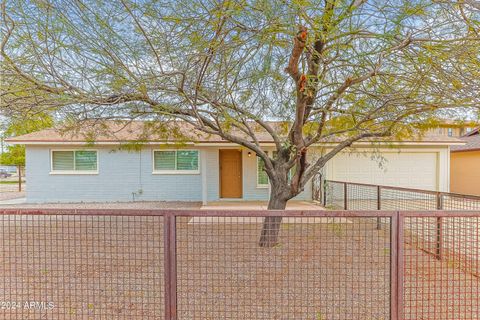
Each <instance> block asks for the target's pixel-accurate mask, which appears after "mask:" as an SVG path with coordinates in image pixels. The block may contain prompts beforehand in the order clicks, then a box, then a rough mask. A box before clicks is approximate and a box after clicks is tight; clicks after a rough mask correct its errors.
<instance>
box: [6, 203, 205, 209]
mask: <svg viewBox="0 0 480 320" xmlns="http://www.w3.org/2000/svg"><path fill="white" fill-rule="evenodd" d="M201 206H202V203H201V202H182V201H136V202H89V203H42V204H35V203H26V204H10V205H1V204H0V209H2V208H5V209H7V208H38V209H42V208H43V209H200V207H201Z"/></svg>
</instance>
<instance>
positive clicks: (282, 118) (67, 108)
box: [0, 0, 480, 207]
mask: <svg viewBox="0 0 480 320" xmlns="http://www.w3.org/2000/svg"><path fill="white" fill-rule="evenodd" d="M2 20H3V21H2V22H3V23H2V34H3V38H2V42H1V48H0V49H1V50H0V52H1V55H2V84H1V94H2V101H1V102H0V107H1V108H2V110H3V112H4V113H6V114H9V115H16V114H22V113H23V112H25V110H27V111H28V112H56V113H57V114H59V116H60V117H63V118H64V119H69V120H70V122H73V123H75V124H80V123H81V121H82V120H86V119H117V120H118V119H123V120H125V119H127V120H131V119H141V120H149V121H155V122H157V123H158V124H159V125H161V124H163V123H168V122H169V121H172V120H182V121H185V122H188V123H189V124H191V125H193V126H194V127H195V128H196V129H197V130H200V131H202V132H205V133H209V134H215V135H219V136H221V137H223V138H224V139H226V140H228V141H231V142H234V143H237V144H239V145H241V146H243V147H246V148H249V149H251V150H253V151H254V152H255V153H256V154H257V155H258V156H259V157H261V158H262V159H263V160H264V162H265V170H266V172H267V174H268V176H269V178H270V182H271V185H272V198H275V199H282V201H281V202H282V203H281V204H275V205H272V207H282V206H284V202H285V201H286V200H288V199H290V198H292V197H294V196H295V195H297V194H298V193H299V192H301V191H302V190H303V188H304V187H305V184H306V183H307V182H308V181H309V180H310V179H311V178H312V177H313V176H314V175H315V174H316V173H317V172H318V170H319V169H320V168H322V167H323V166H324V165H325V163H326V162H327V161H328V160H330V159H331V158H332V157H333V156H334V155H335V154H337V153H338V152H340V151H341V150H343V149H344V148H347V147H349V146H351V145H352V144H353V143H354V142H355V141H358V140H360V139H366V138H376V137H385V138H388V137H397V138H402V137H406V136H410V135H412V134H415V132H417V131H418V130H420V129H421V128H423V127H425V126H426V125H428V124H430V123H431V122H432V121H434V120H435V118H436V117H437V116H438V115H439V114H440V113H445V112H459V110H460V109H461V110H462V111H461V112H465V111H464V110H466V109H468V108H475V107H478V105H479V95H478V92H479V89H480V57H479V52H480V50H479V49H480V41H479V40H480V37H479V32H480V31H479V30H480V10H479V6H478V4H477V3H476V2H475V1H462V2H457V1H433V0H415V1H411V0H391V1H383V0H295V1H276V0H222V1H205V0H188V1H186V0H179V1H153V0H143V1H131V0H116V1H99V0H85V1H73V0H64V1H14V0H11V1H6V2H4V4H3V9H2ZM72 120H73V121H72ZM272 121H276V122H275V124H276V125H274V124H272ZM279 123H280V125H278V124H279ZM259 131H261V132H263V133H265V132H266V133H267V134H269V135H270V136H271V138H272V139H273V141H274V143H275V145H276V149H277V150H278V152H277V153H276V156H275V157H269V155H268V154H267V153H266V152H264V150H263V149H262V146H261V144H260V143H259V141H258V139H257V134H258V132H259ZM327 140H328V141H331V140H333V141H337V142H338V145H337V147H335V148H333V149H331V150H329V151H328V152H326V153H324V154H323V155H322V156H321V157H319V158H318V159H316V160H315V161H314V162H312V163H309V162H308V161H307V156H306V155H307V151H308V150H309V148H310V147H311V146H314V145H317V144H319V143H321V142H324V141H327ZM292 168H295V170H294V174H293V176H292V177H291V178H289V177H290V176H289V175H288V172H289V171H290V170H291V169H292ZM278 186H281V187H278Z"/></svg>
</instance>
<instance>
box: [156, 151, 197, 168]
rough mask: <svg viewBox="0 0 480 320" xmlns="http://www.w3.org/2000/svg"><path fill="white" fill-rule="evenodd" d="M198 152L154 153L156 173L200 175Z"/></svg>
mask: <svg viewBox="0 0 480 320" xmlns="http://www.w3.org/2000/svg"><path fill="white" fill-rule="evenodd" d="M198 159H199V152H198V150H155V151H153V172H154V173H199V165H198V162H199V161H198Z"/></svg>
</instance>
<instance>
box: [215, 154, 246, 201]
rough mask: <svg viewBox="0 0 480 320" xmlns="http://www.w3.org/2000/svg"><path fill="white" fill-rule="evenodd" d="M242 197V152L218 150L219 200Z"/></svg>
mask: <svg viewBox="0 0 480 320" xmlns="http://www.w3.org/2000/svg"><path fill="white" fill-rule="evenodd" d="M241 197H242V151H241V150H237V149H223V150H220V198H241Z"/></svg>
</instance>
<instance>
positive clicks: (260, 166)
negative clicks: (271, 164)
mask: <svg viewBox="0 0 480 320" xmlns="http://www.w3.org/2000/svg"><path fill="white" fill-rule="evenodd" d="M265 153H266V154H267V155H269V156H273V157H275V156H276V154H277V151H265ZM294 172H295V166H294V167H293V168H291V169H290V171H288V180H290V179H291V178H292V174H293V173H294ZM269 183H270V182H269V179H268V175H267V172H266V171H265V161H263V159H262V158H260V157H259V156H257V187H258V188H268V185H269Z"/></svg>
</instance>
